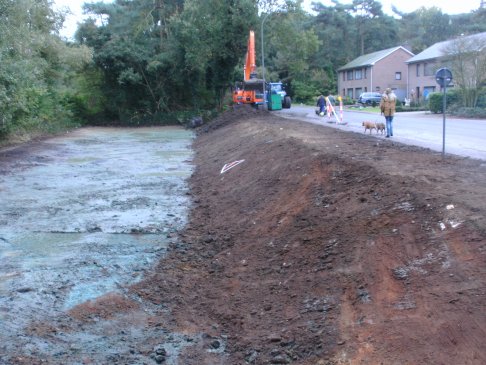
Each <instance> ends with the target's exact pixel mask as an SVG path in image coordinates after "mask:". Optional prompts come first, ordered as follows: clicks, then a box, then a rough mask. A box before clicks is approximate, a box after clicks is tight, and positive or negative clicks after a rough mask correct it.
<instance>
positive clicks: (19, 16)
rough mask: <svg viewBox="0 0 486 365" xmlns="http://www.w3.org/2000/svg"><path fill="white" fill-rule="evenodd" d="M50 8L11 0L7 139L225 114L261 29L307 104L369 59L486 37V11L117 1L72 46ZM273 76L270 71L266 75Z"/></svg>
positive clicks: (5, 49) (269, 58)
mask: <svg viewBox="0 0 486 365" xmlns="http://www.w3.org/2000/svg"><path fill="white" fill-rule="evenodd" d="M52 5H53V4H52V1H50V0H17V1H12V0H0V18H1V22H0V34H2V37H1V38H0V57H1V62H0V114H1V115H0V118H1V119H0V138H6V137H7V136H12V135H15V134H22V133H25V132H27V133H30V132H33V131H35V132H41V133H44V132H49V133H50V132H55V131H57V130H62V129H63V128H71V127H73V126H76V125H83V124H123V125H141V124H153V123H159V124H160V123H171V122H174V121H175V122H181V121H183V120H184V118H186V116H187V115H189V114H191V113H195V112H199V113H200V112H201V111H211V110H220V109H221V108H222V107H223V106H224V105H225V104H226V103H227V102H228V92H229V90H230V89H231V86H232V85H233V84H234V82H235V81H238V80H241V79H242V76H243V63H244V55H245V52H246V43H247V38H248V34H249V30H250V29H252V30H254V31H255V32H256V35H257V36H256V40H257V45H256V49H257V64H258V65H260V63H261V56H262V55H261V49H262V44H261V35H262V33H261V32H262V26H263V44H264V58H265V75H266V77H265V78H266V79H267V80H272V81H278V80H280V81H282V82H284V83H286V84H287V86H288V91H289V92H290V94H291V95H292V96H293V99H294V100H295V101H297V102H309V101H311V100H313V99H314V98H315V96H316V95H318V94H321V93H327V92H329V93H334V92H336V82H337V80H336V70H337V68H339V67H340V66H342V65H344V64H345V63H347V62H349V61H351V60H352V59H354V58H356V57H358V56H359V55H361V54H366V53H371V52H374V51H377V50H381V49H386V48H390V47H394V46H397V45H403V46H405V47H407V48H408V49H410V50H411V51H412V52H414V53H418V52H420V51H422V50H423V49H425V48H426V47H428V46H430V45H432V44H434V43H436V42H439V41H443V40H447V39H451V38H454V37H456V36H458V35H461V34H473V33H479V32H484V31H486V9H478V10H477V11H473V12H471V13H467V14H460V15H448V14H444V13H443V12H442V11H441V9H439V8H436V7H431V8H426V7H422V8H420V9H418V10H416V11H414V12H412V13H403V12H400V11H398V10H397V9H394V16H391V15H387V14H385V13H384V11H383V9H382V6H381V3H380V2H379V1H375V0H354V1H353V2H352V3H351V4H342V3H340V2H339V1H338V0H333V4H332V5H331V6H325V5H323V4H321V3H313V11H312V12H310V13H309V12H306V11H305V10H304V9H303V5H302V1H301V0H286V1H281V0H280V1H278V0H226V1H220V0H205V1H199V0H115V1H114V2H113V3H108V4H106V3H101V2H94V3H86V4H85V5H84V10H85V12H87V13H89V14H90V15H91V16H90V18H89V19H87V20H86V21H84V22H83V23H82V24H80V26H79V28H78V30H77V32H76V35H75V40H66V39H62V38H61V37H60V36H59V31H60V29H61V27H62V23H63V21H64V16H65V14H63V13H62V12H56V11H54V10H53V6H52ZM259 72H260V73H261V72H262V70H261V67H259Z"/></svg>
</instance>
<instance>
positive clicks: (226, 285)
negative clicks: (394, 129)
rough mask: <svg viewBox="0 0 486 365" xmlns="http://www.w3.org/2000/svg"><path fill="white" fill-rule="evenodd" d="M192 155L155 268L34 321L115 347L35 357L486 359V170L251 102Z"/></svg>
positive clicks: (128, 360) (213, 128)
mask: <svg viewBox="0 0 486 365" xmlns="http://www.w3.org/2000/svg"><path fill="white" fill-rule="evenodd" d="M194 149H195V151H196V156H195V161H194V162H195V165H196V170H195V172H194V174H193V175H192V176H191V178H190V186H191V192H190V197H191V199H192V202H193V206H192V210H191V214H190V217H189V218H190V219H189V224H188V225H187V227H186V228H185V229H184V230H183V231H181V232H180V233H179V241H178V242H177V243H174V244H172V245H171V246H170V252H169V254H168V256H167V257H166V258H164V259H163V260H162V261H160V263H159V264H158V265H157V266H156V267H155V268H154V271H153V273H151V274H150V275H147V276H146V278H145V279H144V280H143V281H141V282H139V283H137V284H135V285H133V286H131V287H127V288H126V291H124V295H115V296H114V295H111V296H110V295H109V296H106V297H102V298H100V299H99V300H97V301H95V302H91V303H89V304H88V305H84V306H83V305H81V306H78V307H77V308H76V309H75V310H73V311H70V312H68V313H66V318H62V320H60V321H58V322H54V323H44V326H38V325H39V324H37V325H36V326H35V328H43V329H44V330H43V331H40V332H41V333H39V331H37V336H39V337H40V338H49V337H50V336H52V333H53V332H54V333H56V332H59V331H62V332H64V333H68V334H70V335H71V336H73V337H75V336H76V335H80V334H86V333H91V334H93V335H94V330H93V329H96V335H97V336H100V337H103V336H105V337H106V336H115V337H114V338H116V339H117V340H118V342H117V343H116V345H117V346H116V351H110V349H106V352H105V353H99V354H93V353H85V352H83V349H76V351H67V352H65V353H63V354H59V355H57V357H49V358H43V360H45V361H46V362H48V363H59V364H61V363H63V364H64V363H86V364H91V363H113V364H115V363H117V364H118V363H119V364H132V363H133V364H139V363H147V364H152V363H163V364H184V365H186V364H187V365H190V364H193V365H196V364H197V365H201V364H208V365H209V364H211V365H213V364H225V365H226V364H227V365H234V364H302V365H311V364H312V365H316V364H319V365H338V364H353V365H354V364H373V365H374V364H450V365H456V364H477V365H479V364H484V363H486V350H485V349H484V338H485V336H486V333H485V332H486V286H485V283H486V256H485V255H486V252H485V249H486V245H485V243H486V240H485V234H486V230H485V227H486V222H485V219H484V217H485V213H486V199H484V196H486V184H484V181H486V180H485V179H486V164H484V163H483V162H481V161H474V160H469V159H463V158H454V157H447V159H446V160H444V161H443V160H442V159H441V156H440V154H438V153H432V152H430V151H427V150H423V149H420V148H415V147H410V146H403V145H399V144H394V143H393V142H392V141H385V140H383V141H377V140H376V139H374V138H368V137H366V136H363V135H361V134H352V133H344V132H342V131H339V130H336V129H332V128H325V127H322V126H316V125H310V124H307V123H304V122H299V121H291V120H285V119H278V118H276V117H275V116H272V115H271V114H268V113H264V112H257V111H253V110H248V109H246V108H241V109H236V110H234V111H232V112H229V113H227V114H226V115H224V116H223V117H221V118H219V119H218V120H216V121H215V122H214V123H212V124H211V125H209V126H203V127H202V128H201V129H200V130H199V136H198V138H197V140H196V141H195V143H194ZM237 160H244V161H243V162H242V163H240V164H239V165H237V166H235V167H234V168H232V169H230V170H229V171H227V172H225V173H223V174H221V173H220V171H221V169H222V167H223V165H224V164H226V163H229V162H233V161H237ZM100 324H102V325H100ZM119 341H124V342H123V343H124V344H125V345H126V346H125V347H123V346H120V343H119ZM114 345H115V343H114ZM24 354H25V353H22V352H19V354H18V355H19V356H18V357H17V358H16V361H12V363H18V364H23V363H25V364H27V363H28V364H31V363H33V360H34V358H35V357H32V356H31V357H29V358H26V357H25V356H23V355H24ZM39 363H40V362H39Z"/></svg>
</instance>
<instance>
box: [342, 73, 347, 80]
mask: <svg viewBox="0 0 486 365" xmlns="http://www.w3.org/2000/svg"><path fill="white" fill-rule="evenodd" d="M341 73H342V74H343V81H346V72H341Z"/></svg>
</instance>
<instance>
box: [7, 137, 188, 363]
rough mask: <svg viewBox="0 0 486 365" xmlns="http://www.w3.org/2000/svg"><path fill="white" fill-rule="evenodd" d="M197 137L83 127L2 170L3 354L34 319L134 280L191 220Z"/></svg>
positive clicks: (21, 335)
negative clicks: (189, 191)
mask: <svg viewBox="0 0 486 365" xmlns="http://www.w3.org/2000/svg"><path fill="white" fill-rule="evenodd" d="M193 137H194V136H193V133H192V132H191V131H187V130H184V129H182V128H175V127H165V128H146V129H136V130H135V129H110V128H88V129H81V130H78V131H75V132H74V133H70V134H67V135H66V136H63V137H58V138H54V139H51V140H49V141H47V142H45V143H44V147H45V148H41V149H39V150H37V151H36V153H35V154H32V155H28V156H26V157H24V158H25V159H23V160H22V161H17V163H16V164H15V165H13V166H12V167H11V168H9V171H7V173H6V174H4V175H0V202H1V204H0V343H2V344H3V346H2V347H3V348H1V349H0V350H1V351H0V353H1V352H3V353H4V354H5V353H8V352H9V341H12V339H16V340H15V341H17V342H22V339H23V338H24V336H25V334H24V330H25V327H26V326H28V324H29V323H30V322H31V321H33V320H38V319H41V318H43V319H47V320H48V319H52V318H55V317H56V316H57V315H59V314H60V313H63V312H65V311H67V310H69V309H70V308H72V307H74V306H76V305H78V304H80V303H82V302H85V301H88V300H92V299H94V298H97V297H99V296H101V295H103V294H105V293H107V292H111V291H116V290H117V288H118V287H119V286H121V285H125V284H129V283H133V282H136V281H137V280H140V279H141V278H142V276H143V273H144V270H147V269H148V268H150V267H151V265H152V264H153V263H154V262H155V261H156V260H158V258H160V257H162V256H163V255H164V253H165V251H166V248H167V245H168V243H169V241H170V240H171V237H172V236H173V234H174V233H175V232H176V231H177V230H178V229H180V228H182V227H183V226H184V224H185V223H186V216H187V212H188V209H189V206H188V205H189V201H188V198H187V195H186V193H187V185H186V179H187V178H188V177H189V175H190V174H191V172H192V165H191V160H192V152H191V150H190V144H191V142H192V139H193ZM4 167H5V166H4Z"/></svg>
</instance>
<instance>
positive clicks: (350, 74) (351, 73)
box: [346, 70, 353, 80]
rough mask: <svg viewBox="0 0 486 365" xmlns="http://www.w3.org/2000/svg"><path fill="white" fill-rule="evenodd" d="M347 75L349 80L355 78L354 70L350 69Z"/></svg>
mask: <svg viewBox="0 0 486 365" xmlns="http://www.w3.org/2000/svg"><path fill="white" fill-rule="evenodd" d="M346 76H347V79H348V80H352V79H353V71H352V70H351V71H348V74H347V75H346Z"/></svg>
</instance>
